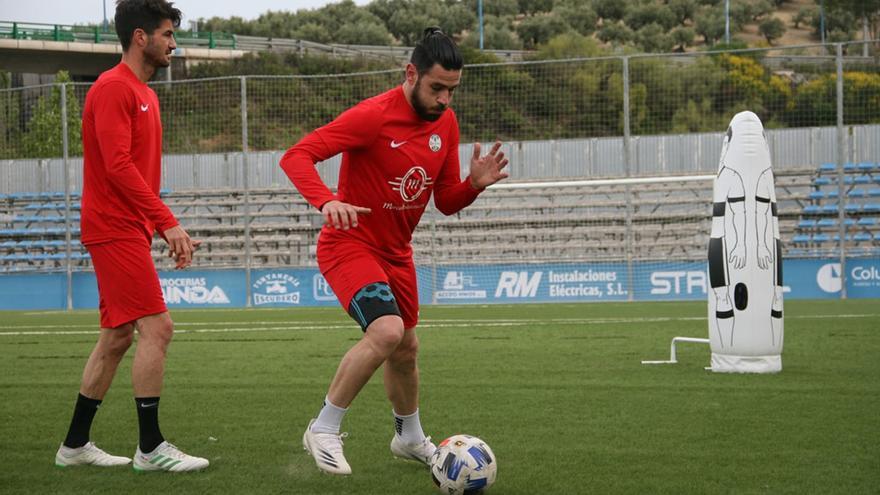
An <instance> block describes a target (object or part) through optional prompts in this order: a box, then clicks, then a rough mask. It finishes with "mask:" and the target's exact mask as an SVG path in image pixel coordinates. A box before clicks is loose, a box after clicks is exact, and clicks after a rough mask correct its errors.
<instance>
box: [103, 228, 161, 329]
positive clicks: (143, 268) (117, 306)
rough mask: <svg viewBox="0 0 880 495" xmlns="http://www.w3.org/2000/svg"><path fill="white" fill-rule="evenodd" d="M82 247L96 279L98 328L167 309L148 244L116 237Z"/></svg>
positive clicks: (112, 326) (108, 326) (113, 326)
mask: <svg viewBox="0 0 880 495" xmlns="http://www.w3.org/2000/svg"><path fill="white" fill-rule="evenodd" d="M86 248H87V249H88V250H89V255H91V257H92V265H93V266H94V267H95V277H96V278H97V279H98V295H99V296H100V303H99V305H98V307H99V308H100V310H101V328H116V327H120V326H122V325H125V324H126V323H131V322H133V321H135V320H137V319H138V318H142V317H144V316H149V315H155V314H159V313H164V312H166V311H168V308H166V306H165V298H164V297H162V287H160V286H159V274H158V273H156V266H155V265H154V264H153V256H152V254H150V245H149V244H147V243H146V242H145V241H136V240H118V241H111V242H103V243H101V244H92V245H89V246H86Z"/></svg>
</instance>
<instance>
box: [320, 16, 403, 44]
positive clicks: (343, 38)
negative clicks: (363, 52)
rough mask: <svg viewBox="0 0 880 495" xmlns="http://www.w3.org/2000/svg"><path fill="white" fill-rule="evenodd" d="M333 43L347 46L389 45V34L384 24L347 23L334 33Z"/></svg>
mask: <svg viewBox="0 0 880 495" xmlns="http://www.w3.org/2000/svg"><path fill="white" fill-rule="evenodd" d="M334 41H336V42H337V43H345V44H348V45H390V44H391V33H389V32H388V30H387V29H385V25H384V24H378V23H371V22H370V23H362V24H354V23H350V22H349V23H345V24H343V25H342V26H341V27H340V28H339V30H338V31H336V33H335V36H334Z"/></svg>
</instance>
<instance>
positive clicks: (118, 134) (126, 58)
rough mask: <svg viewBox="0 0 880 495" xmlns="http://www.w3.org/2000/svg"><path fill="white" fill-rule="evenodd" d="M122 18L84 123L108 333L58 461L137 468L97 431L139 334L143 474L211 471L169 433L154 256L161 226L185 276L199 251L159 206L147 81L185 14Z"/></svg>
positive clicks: (122, 12)
mask: <svg viewBox="0 0 880 495" xmlns="http://www.w3.org/2000/svg"><path fill="white" fill-rule="evenodd" d="M115 21H116V32H117V34H118V35H119V40H120V42H121V43H122V50H123V54H122V62H121V63H119V65H117V66H116V67H114V68H112V69H110V70H108V71H107V72H104V73H103V74H101V76H100V77H99V78H98V80H97V81H96V82H95V84H94V85H93V86H92V87H91V89H89V92H88V95H87V96H86V103H85V107H84V109H83V119H82V137H83V162H84V165H83V194H82V220H81V226H82V229H81V230H82V243H83V245H84V246H86V248H87V249H88V250H89V254H90V255H91V258H92V264H93V265H94V267H95V277H96V278H97V280H98V294H99V296H100V304H99V307H100V312H101V330H100V334H99V335H98V342H97V344H96V345H95V348H94V350H93V351H92V353H91V355H90V356H89V360H88V362H87V363H86V367H85V370H84V371H83V376H82V384H81V386H80V393H79V397H78V398H77V401H76V406H75V408H74V412H73V419H72V420H71V423H70V429H69V430H68V433H67V437H66V438H65V440H64V442H63V443H62V445H61V447H59V449H58V452H57V453H56V454H55V464H56V465H58V466H60V467H66V466H75V465H82V464H91V465H96V466H116V465H124V464H128V463H129V462H132V460H131V459H129V458H127V457H121V456H114V455H110V454H108V453H106V452H104V451H103V450H101V449H100V448H98V447H97V446H95V444H94V443H93V442H91V441H89V430H90V429H91V424H92V420H93V419H94V417H95V413H96V412H97V410H98V406H100V404H101V401H102V400H103V399H104V395H105V394H106V393H107V389H109V388H110V383H111V382H112V381H113V377H114V375H115V374H116V369H117V367H118V365H119V362H120V360H121V359H122V357H123V356H124V355H125V353H126V351H127V350H128V348H129V347H130V346H131V343H132V339H133V336H134V331H135V329H136V330H137V332H138V344H137V350H136V351H135V356H134V362H133V363H132V377H131V381H132V386H133V388H134V396H135V399H134V400H135V407H136V409H137V414H138V425H139V433H140V435H139V442H138V446H137V449H136V451H135V456H134V469H135V470H136V471H195V470H199V469H204V468H205V467H207V466H208V460H207V459H202V458H200V457H193V456H190V455H187V454H185V453H183V452H181V451H180V449H178V448H177V447H175V446H174V445H172V444H170V443H168V442H167V441H165V438H164V437H163V436H162V433H161V431H160V430H159V396H160V394H161V391H162V379H163V375H164V367H165V353H166V349H167V348H168V344H169V342H170V341H171V336H172V333H173V324H172V322H171V317H170V316H169V315H168V310H167V309H166V307H165V301H164V299H163V297H162V289H161V287H160V285H159V276H158V274H157V273H156V267H155V265H154V264H153V257H152V255H151V253H150V243H151V242H152V239H153V233H154V232H155V231H156V230H157V229H158V231H159V233H160V234H161V235H162V237H163V238H164V239H165V241H166V242H167V243H168V246H169V254H170V256H171V257H172V258H174V259H175V262H176V268H177V269H183V268H186V267H187V266H189V265H190V264H191V263H192V254H193V251H194V250H195V248H196V247H197V246H198V244H199V241H193V240H192V239H190V237H189V235H188V234H187V233H186V231H185V230H184V229H183V228H182V227H181V226H180V225H179V224H178V222H177V220H176V219H175V218H174V215H173V214H172V213H171V210H169V209H168V207H167V206H165V204H164V203H162V200H160V199H159V183H160V179H161V154H162V122H161V119H160V118H159V100H158V98H157V97H156V93H154V92H153V90H152V89H150V88H149V87H148V86H147V84H146V82H147V81H148V80H149V79H150V78H151V77H152V76H153V74H154V73H155V72H156V69H157V68H158V67H168V65H169V64H170V63H171V53H172V52H173V51H174V49H175V48H176V44H175V41H174V29H175V28H176V27H177V26H178V25H179V24H180V11H179V10H178V9H176V8H174V7H173V4H172V3H168V2H166V1H165V0H119V1H118V2H117V4H116V16H115Z"/></svg>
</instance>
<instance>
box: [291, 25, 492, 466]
mask: <svg viewBox="0 0 880 495" xmlns="http://www.w3.org/2000/svg"><path fill="white" fill-rule="evenodd" d="M462 66H463V61H462V57H461V53H460V52H459V50H458V47H457V46H456V45H455V43H454V42H453V41H452V40H451V39H450V38H449V37H448V36H446V35H445V34H444V33H443V32H441V31H440V30H439V29H437V28H428V29H426V30H425V34H424V37H423V38H422V40H421V41H420V42H419V43H418V44H417V45H416V46H415V48H414V49H413V53H412V57H411V59H410V63H409V64H407V66H406V79H405V81H404V82H403V84H402V85H401V86H398V87H396V88H394V89H392V90H390V91H388V92H385V93H383V94H380V95H378V96H375V97H372V98H369V99H367V100H364V101H362V102H360V103H359V104H357V105H355V106H354V107H352V108H350V109H349V110H347V111H346V112H343V113H342V114H341V115H340V116H339V117H337V118H336V119H335V120H333V121H332V122H330V123H329V124H327V125H325V126H323V127H321V128H319V129H317V130H315V131H314V132H312V133H311V134H309V135H307V136H305V137H304V138H303V139H302V140H301V141H300V142H299V143H297V144H296V145H295V146H293V147H292V148H290V149H289V150H288V151H287V153H286V154H285V155H284V157H283V158H282V160H281V167H282V168H283V169H284V171H285V172H286V173H287V175H288V177H289V178H290V180H291V181H292V182H293V183H294V185H295V186H296V188H297V189H298V190H299V192H300V193H301V194H302V195H303V197H305V198H306V199H307V200H308V201H309V203H310V204H311V205H312V206H314V207H315V208H317V209H318V210H320V211H321V213H322V214H323V215H324V220H325V225H324V227H323V229H322V231H321V235H320V237H319V239H318V250H317V257H318V265H319V267H320V269H321V273H322V274H323V275H324V277H325V278H326V279H327V282H328V283H329V284H330V287H331V288H332V289H333V291H334V292H335V294H336V296H337V298H338V299H339V302H340V303H341V304H342V306H343V308H345V309H346V310H347V312H348V314H349V315H351V317H352V318H353V319H354V320H355V321H356V322H357V323H358V324H359V325H360V326H361V329H362V330H363V332H364V334H363V338H362V339H361V340H360V341H358V343H357V344H355V345H354V346H353V347H352V348H351V349H350V350H349V351H348V352H347V353H346V354H345V356H344V357H343V358H342V361H341V363H340V364H339V367H338V369H337V371H336V375H335V376H334V378H333V381H332V382H331V384H330V389H329V391H328V392H327V395H326V398H325V399H324V404H323V407H322V408H321V410H320V412H319V414H318V416H317V417H316V418H315V419H313V420H312V421H311V422H310V423H309V426H308V428H307V429H306V431H305V433H304V435H303V447H304V448H305V449H306V450H307V451H308V452H309V453H310V454H311V455H312V456H313V457H314V459H315V462H316V463H317V465H318V467H319V468H320V469H321V470H323V471H326V472H328V473H333V474H350V473H351V467H350V466H349V464H348V462H347V461H346V459H345V456H344V455H343V452H342V438H343V436H344V435H341V434H340V425H341V423H342V419H343V416H344V415H345V413H346V411H347V409H348V407H349V405H350V404H351V403H352V401H353V400H354V398H355V397H356V396H357V394H358V392H360V390H361V388H363V386H364V385H365V384H366V383H367V381H368V380H369V379H370V377H371V376H372V375H373V373H374V372H375V371H376V370H377V369H378V368H379V366H381V365H383V364H384V382H385V391H386V394H387V396H388V399H389V400H390V402H391V404H392V406H393V414H394V421H395V434H394V436H393V438H392V440H391V452H392V454H394V455H395V456H396V457H400V458H404V459H410V460H415V461H418V462H421V463H424V464H428V463H429V462H430V458H431V454H433V452H434V450H435V449H436V446H435V445H434V444H433V443H431V440H430V437H426V436H425V434H424V432H423V431H422V426H421V423H420V421H419V372H418V367H417V365H416V356H417V353H418V349H419V343H418V339H417V337H416V333H415V327H416V324H417V323H418V310H419V304H418V288H417V286H416V271H415V265H414V264H413V258H412V246H411V245H410V240H411V238H412V232H413V230H414V229H415V228H416V225H417V224H418V222H419V219H420V218H421V216H422V213H423V212H424V211H425V207H426V206H427V204H428V199H429V198H430V197H431V193H432V192H433V193H434V204H435V206H436V207H437V209H438V210H440V211H441V212H442V213H444V214H446V215H452V214H454V213H456V212H458V211H459V210H461V209H462V208H465V207H466V206H468V205H469V204H471V203H472V202H473V201H474V199H476V197H477V195H478V194H479V193H480V192H481V191H482V190H483V189H485V188H486V187H487V186H490V185H492V184H494V183H496V182H498V181H499V180H501V179H503V178H505V177H507V174H506V173H505V172H504V167H505V166H506V165H507V163H508V160H507V159H505V158H504V153H502V152H501V151H500V147H501V143H500V142H496V143H495V144H494V146H492V149H491V150H490V151H489V153H488V154H487V155H485V156H480V145H479V144H474V153H473V156H472V157H471V160H470V175H469V176H468V177H467V178H466V179H464V180H461V177H460V175H459V159H458V143H459V134H458V121H457V120H456V117H455V113H454V112H453V111H452V110H451V109H449V108H448V106H449V102H450V100H451V99H452V95H453V92H454V91H455V89H456V88H457V87H458V85H459V82H460V80H461V69H462ZM338 153H342V168H341V171H340V176H339V187H338V192H337V193H336V194H333V193H332V192H331V191H330V190H329V189H328V188H327V186H326V185H325V184H324V183H323V182H322V181H321V179H320V177H319V176H318V173H317V171H316V169H315V164H316V163H317V162H320V161H323V160H326V159H328V158H330V157H332V156H334V155H336V154H338Z"/></svg>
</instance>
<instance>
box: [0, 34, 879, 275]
mask: <svg viewBox="0 0 880 495" xmlns="http://www.w3.org/2000/svg"><path fill="white" fill-rule="evenodd" d="M865 47H867V49H865ZM816 50H818V52H817V53H820V54H819V55H810V56H803V55H802V54H803V53H806V52H807V51H811V52H814V53H816ZM877 53H880V43H878V42H876V41H872V42H867V43H849V44H834V45H824V46H810V47H795V48H774V49H761V50H734V51H727V52H718V53H712V52H709V53H685V54H666V55H632V56H612V57H599V58H588V59H571V60H548V61H521V62H508V63H497V64H475V65H468V66H466V68H465V70H464V71H463V76H462V85H461V87H460V89H459V90H458V92H457V93H456V97H455V99H454V101H453V108H454V109H455V111H456V113H457V115H458V119H459V122H460V127H461V142H462V143H463V144H462V150H461V156H463V157H466V156H468V153H469V152H470V148H469V146H470V145H469V144H468V143H472V142H475V141H480V142H489V141H492V140H495V139H500V140H502V141H504V142H505V150H506V152H507V154H508V156H510V158H511V166H510V168H511V176H512V179H513V180H520V181H538V180H559V179H592V178H625V177H650V176H678V175H687V174H691V175H693V174H706V173H710V174H711V173H714V172H715V171H716V169H717V166H718V156H719V153H720V147H721V134H722V133H723V132H724V130H725V129H726V127H727V124H728V122H729V120H730V118H731V117H732V116H733V115H734V114H736V113H737V112H739V111H742V110H751V111H754V112H755V113H757V114H758V116H759V117H761V119H762V121H763V122H764V125H765V127H766V129H767V139H768V141H769V144H770V148H771V152H772V158H773V163H774V168H775V169H776V170H778V171H779V172H780V173H781V175H785V174H788V175H790V176H791V177H795V179H791V181H790V183H788V182H787V183H786V193H787V194H788V196H787V197H786V200H787V201H789V202H790V203H791V204H792V205H794V206H793V208H794V209H793V210H792V212H791V213H790V214H789V216H788V217H787V218H783V219H781V220H782V221H784V222H787V223H786V228H785V231H786V234H785V235H786V236H787V238H786V243H787V246H789V248H790V249H789V252H788V253H789V254H790V255H794V256H819V255H822V256H828V255H831V256H836V255H839V256H840V258H841V262H842V263H845V260H846V258H847V257H848V256H859V255H865V254H870V253H874V252H876V249H877V247H878V246H880V236H878V231H877V229H875V228H874V227H872V226H870V225H869V222H868V221H867V220H864V221H863V219H868V218H876V217H878V216H880V211H878V212H874V210H873V208H874V207H876V206H877V205H876V204H875V203H878V204H880V198H875V197H874V196H873V194H875V191H874V190H875V189H876V190H877V194H878V195H880V165H878V162H880V58H878V56H877V55H876V54H877ZM871 54H874V55H871ZM402 80H403V71H402V70H386V71H374V72H367V73H358V74H344V75H331V76H243V77H223V78H213V79H200V80H188V81H174V82H170V81H169V82H154V83H151V86H152V87H153V89H154V90H155V91H156V93H157V95H158V96H159V100H160V102H161V109H162V122H163V127H164V132H163V138H164V150H163V151H164V164H163V174H164V176H163V187H164V188H165V190H164V191H163V195H164V196H165V200H166V202H168V203H169V204H170V205H171V206H172V208H173V209H174V211H175V212H176V213H177V214H178V216H180V218H181V222H182V223H183V224H184V226H185V227H187V228H188V229H190V230H192V231H195V232H196V233H197V234H199V235H202V236H209V237H210V238H211V239H213V240H215V241H216V242H213V243H211V244H212V246H213V247H211V248H210V251H209V252H208V253H204V254H209V255H210V254H212V253H213V254H214V255H215V256H213V257H212V256H206V257H204V258H202V260H201V261H199V263H203V264H202V265H199V266H202V267H206V268H207V267H210V268H216V267H233V266H234V267H242V266H244V267H246V268H248V267H250V266H254V265H257V264H259V265H267V264H268V265H273V264H274V265H277V266H280V265H293V266H298V265H311V264H313V263H314V247H313V246H314V237H315V234H316V232H317V230H318V228H319V227H320V218H319V217H318V216H317V215H315V214H314V212H313V211H312V210H311V209H310V208H309V207H308V205H307V204H306V203H305V202H304V201H303V200H302V199H301V198H299V196H298V195H297V194H296V193H295V191H294V190H293V187H292V186H291V185H290V184H289V182H288V180H287V178H286V177H285V176H284V174H283V172H282V171H281V170H280V168H279V167H278V161H279V159H280V157H281V154H282V153H283V152H284V150H285V149H286V148H288V147H289V146H290V145H292V144H293V143H295V142H296V141H297V140H299V139H300V138H301V137H302V136H304V135H305V134H306V133H308V132H310V131H311V130H313V129H315V128H316V127H319V126H321V125H323V124H325V123H327V122H329V121H330V120H332V119H333V118H334V117H335V116H336V115H338V114H339V113H341V112H342V111H344V110H345V109H347V108H349V107H351V106H352V105H354V104H355V103H357V102H358V101H360V100H362V99H364V98H367V97H370V96H373V95H375V94H378V93H381V92H383V91H385V90H387V89H389V88H391V87H393V86H395V85H397V84H400V83H401V82H402ZM89 87H90V85H89V84H81V83H63V84H55V85H44V86H33V87H25V88H11V89H4V90H0V194H2V199H0V236H2V238H0V245H5V246H6V249H5V250H0V255H2V256H3V257H4V261H3V262H2V263H0V266H2V268H0V270H3V271H18V270H24V271H28V270H30V271H33V270H37V271H47V270H67V271H68V272H71V271H75V270H83V269H89V268H90V267H89V262H88V258H87V256H86V254H85V251H84V250H83V249H82V248H81V246H79V244H78V243H77V239H78V229H77V227H78V209H77V208H78V204H79V197H78V193H79V191H80V190H81V189H80V188H81V184H82V158H81V153H82V144H81V135H80V129H79V124H80V116H81V112H82V108H83V106H84V102H85V96H86V93H87V91H88V89H89ZM338 164H339V160H338V157H336V158H334V159H331V160H328V163H325V164H320V165H319V171H320V173H321V175H322V177H323V178H324V180H325V181H326V182H327V183H328V185H331V186H334V185H335V183H336V180H337V174H338ZM464 165H465V167H466V166H467V163H466V160H465V164H464ZM545 194H547V195H552V194H553V193H552V190H548V191H545ZM683 194H684V193H683ZM687 194H692V195H693V194H700V193H695V192H693V191H691V192H688V193H687ZM702 194H704V195H707V194H708V193H707V192H706V191H703V193H702ZM620 198H621V199H620V201H622V202H623V203H624V205H625V207H624V208H622V209H621V210H620V213H621V214H622V215H623V216H624V217H625V218H624V220H625V223H626V228H625V235H623V236H622V237H621V239H622V241H621V240H618V242H624V243H632V242H633V239H634V238H635V235H634V234H633V232H632V225H631V219H632V218H636V217H638V216H639V215H644V214H645V212H646V210H645V208H647V207H648V206H649V205H646V204H645V201H640V200H639V198H638V191H637V190H631V189H629V188H626V189H625V190H624V191H623V193H622V195H621V196H620ZM840 198H847V200H846V201H839V199H840ZM872 198H873V199H872ZM673 199H674V198H673ZM704 199H705V204H704V206H705V205H708V204H709V201H710V196H709V195H707V197H706V198H704ZM584 201H589V198H588V197H585V199H584ZM697 203H699V202H697ZM699 204H703V203H699ZM29 208H30V209H29ZM693 208H694V209H693V210H692V212H691V215H692V216H693V217H695V218H703V217H706V218H708V212H707V211H703V210H706V209H707V208H708V207H707V206H706V207H705V208H704V207H702V206H694V207H693ZM476 211H477V212H479V211H481V210H480V209H479V208H477V209H476ZM478 214H479V213H474V215H478ZM461 215H462V217H463V218H465V219H467V218H466V217H467V213H466V212H465V213H462V214H461ZM40 217H45V219H44V220H41V218H40ZM436 218H438V217H436V216H435V213H434V212H431V211H429V212H428V214H427V218H426V220H427V222H426V224H428V225H431V222H433V221H434V220H435V219H436ZM23 219H26V220H27V221H24V220H23ZM490 220H491V219H490ZM820 222H821V225H822V226H821V227H820V226H819V225H820ZM860 222H861V223H860ZM585 225H586V224H585ZM835 236H836V237H835ZM68 238H69V239H70V240H71V241H70V243H68V244H66V251H67V252H69V253H71V254H70V255H69V256H60V254H61V253H55V252H50V253H49V254H59V256H55V257H54V258H53V257H47V258H46V259H42V261H33V260H32V259H30V258H28V256H27V255H28V254H32V253H34V252H45V251H33V246H34V245H39V244H38V243H39V241H45V242H51V241H58V240H61V239H63V240H64V242H65V243H66V242H67V239H68ZM866 239H868V240H867V241H866ZM417 240H418V239H417ZM23 241H33V242H31V243H30V244H27V245H26V247H25V248H22V247H21V243H22V242H23ZM422 244H423V245H424V246H425V247H424V249H422V248H420V247H419V244H418V243H417V256H418V257H419V259H422V260H425V259H427V260H429V261H430V260H431V259H438V258H442V259H444V260H448V259H454V256H453V257H452V258H450V256H451V255H450V254H449V253H446V254H437V253H436V252H435V251H430V249H436V245H437V244H436V243H431V242H430V239H423V243H422ZM430 246H433V248H431V247H430ZM620 252H626V253H630V254H632V253H633V252H635V250H634V248H632V246H630V247H626V246H624V248H623V249H621V251H620ZM160 254H161V253H159V252H157V256H158V255H160ZM471 255H472V253H471V254H468V255H466V257H469V256H471ZM526 256H527V255H526ZM460 261H466V260H465V259H462V260H460Z"/></svg>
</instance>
